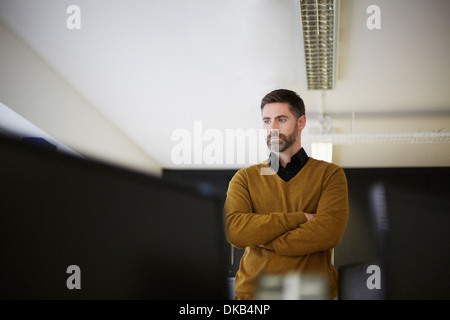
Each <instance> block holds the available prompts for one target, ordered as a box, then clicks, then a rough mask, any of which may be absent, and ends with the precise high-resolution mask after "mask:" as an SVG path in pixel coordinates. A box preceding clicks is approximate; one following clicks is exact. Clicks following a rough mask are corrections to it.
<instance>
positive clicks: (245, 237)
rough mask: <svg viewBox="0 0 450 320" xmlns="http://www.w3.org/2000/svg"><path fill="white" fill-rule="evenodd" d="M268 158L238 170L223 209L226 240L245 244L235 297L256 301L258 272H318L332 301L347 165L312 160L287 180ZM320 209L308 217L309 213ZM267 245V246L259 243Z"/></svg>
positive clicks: (345, 201)
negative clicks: (323, 276)
mask: <svg viewBox="0 0 450 320" xmlns="http://www.w3.org/2000/svg"><path fill="white" fill-rule="evenodd" d="M262 168H264V169H263V170H272V169H270V168H269V166H268V164H267V162H265V163H260V164H257V165H253V166H251V167H248V168H245V169H241V170H239V171H238V172H237V173H236V174H235V175H234V177H233V178H232V179H231V181H230V183H229V187H228V191H227V199H226V202H225V208H224V221H225V231H226V236H227V240H228V241H229V242H230V243H231V244H232V245H233V246H235V247H237V248H245V252H244V255H243V256H242V259H241V262H240V267H239V270H238V272H237V274H236V282H235V293H236V299H253V297H254V296H253V294H254V290H255V288H256V283H257V280H258V276H259V275H261V273H262V272H264V273H266V274H282V273H287V272H290V271H294V272H314V273H321V274H323V275H325V276H326V279H327V280H328V283H329V285H330V288H329V294H330V295H329V297H330V299H332V298H334V297H336V296H337V293H338V292H337V272H336V269H335V268H334V266H333V264H332V249H333V248H334V247H335V246H336V245H337V244H338V243H339V241H340V240H341V238H342V236H343V234H344V231H345V228H346V226H347V220H348V191H347V179H346V177H345V173H344V171H343V170H342V168H340V167H338V166H336V165H334V164H331V163H328V162H324V161H319V160H316V159H313V158H310V159H309V160H308V162H307V163H306V165H305V166H304V167H303V168H302V169H301V170H300V172H299V173H298V174H297V175H296V176H295V177H294V178H292V179H291V180H289V181H288V182H285V181H284V180H282V179H281V178H280V177H279V176H278V175H277V174H276V173H275V171H273V170H272V173H273V174H271V175H262V174H261V169H262ZM305 212H306V213H315V214H316V218H315V219H313V220H311V221H308V220H307V219H306V216H305V214H304V213H305ZM261 244H262V245H264V248H261V247H259V246H258V245H261Z"/></svg>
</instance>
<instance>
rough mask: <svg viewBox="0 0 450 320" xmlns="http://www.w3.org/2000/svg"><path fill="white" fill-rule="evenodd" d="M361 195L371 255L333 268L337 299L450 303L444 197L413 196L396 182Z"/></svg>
mask: <svg viewBox="0 0 450 320" xmlns="http://www.w3.org/2000/svg"><path fill="white" fill-rule="evenodd" d="M367 191H368V204H369V206H368V207H369V208H370V211H371V212H370V213H371V216H372V218H371V221H370V222H371V223H372V227H373V229H374V231H373V234H374V242H375V246H376V251H377V255H376V257H374V258H373V259H371V260H368V261H361V262H356V263H352V264H346V265H343V266H341V267H340V268H339V299H342V300H366V299H369V300H372V299H373V300H380V299H383V300H384V299H394V300H425V299H427V300H435V299H445V300H448V299H450V250H449V249H450V232H449V231H448V228H449V225H450V198H449V197H448V194H447V192H445V191H444V192H437V193H431V192H418V191H417V190H416V189H414V188H409V187H408V186H407V185H405V184H404V183H401V181H399V183H394V182H390V183H382V182H377V183H374V184H373V185H372V186H371V187H370V188H369V190H367ZM373 266H375V268H377V269H376V270H377V271H378V272H379V277H378V279H377V280H378V281H379V286H378V287H374V286H373V285H371V281H372V279H375V278H371V277H374V276H375V271H373V270H374V267H373ZM368 282H369V285H368Z"/></svg>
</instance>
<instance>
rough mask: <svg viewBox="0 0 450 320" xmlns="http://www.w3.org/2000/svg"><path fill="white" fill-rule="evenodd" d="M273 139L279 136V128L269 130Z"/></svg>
mask: <svg viewBox="0 0 450 320" xmlns="http://www.w3.org/2000/svg"><path fill="white" fill-rule="evenodd" d="M269 132H270V136H271V137H278V136H279V130H278V129H277V128H270V130H269Z"/></svg>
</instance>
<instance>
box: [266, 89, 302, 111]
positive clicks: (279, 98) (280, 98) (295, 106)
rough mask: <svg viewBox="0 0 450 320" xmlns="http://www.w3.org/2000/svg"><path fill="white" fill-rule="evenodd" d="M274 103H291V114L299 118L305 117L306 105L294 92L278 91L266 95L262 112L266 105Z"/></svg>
mask: <svg viewBox="0 0 450 320" xmlns="http://www.w3.org/2000/svg"><path fill="white" fill-rule="evenodd" d="M274 102H286V103H289V106H290V110H291V112H292V113H293V114H294V116H295V117H297V118H299V117H301V116H303V115H305V104H304V103H303V100H302V98H300V96H299V95H298V94H297V93H295V92H294V91H292V90H287V89H277V90H273V91H272V92H269V93H268V94H266V96H265V97H264V98H263V99H262V101H261V112H262V111H263V109H264V107H265V105H266V104H268V103H274Z"/></svg>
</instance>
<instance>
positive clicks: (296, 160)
mask: <svg viewBox="0 0 450 320" xmlns="http://www.w3.org/2000/svg"><path fill="white" fill-rule="evenodd" d="M308 159H309V157H308V155H307V154H306V151H305V149H303V148H300V150H298V152H297V153H296V154H294V155H293V156H292V157H291V161H290V162H289V163H292V164H298V165H299V166H300V168H302V167H303V166H304V165H305V164H306V162H307V161H308ZM272 161H278V165H279V168H280V167H281V162H280V159H278V157H277V156H276V155H275V154H274V153H272V152H271V153H270V155H269V166H270V167H272Z"/></svg>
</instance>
